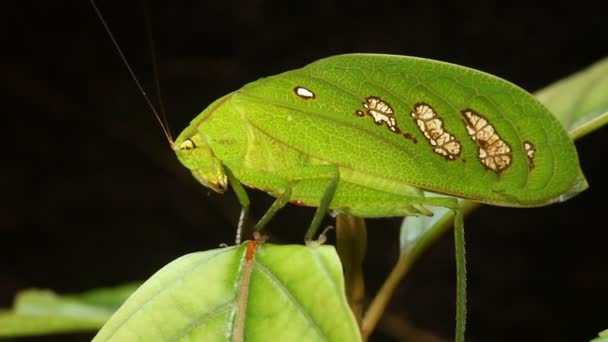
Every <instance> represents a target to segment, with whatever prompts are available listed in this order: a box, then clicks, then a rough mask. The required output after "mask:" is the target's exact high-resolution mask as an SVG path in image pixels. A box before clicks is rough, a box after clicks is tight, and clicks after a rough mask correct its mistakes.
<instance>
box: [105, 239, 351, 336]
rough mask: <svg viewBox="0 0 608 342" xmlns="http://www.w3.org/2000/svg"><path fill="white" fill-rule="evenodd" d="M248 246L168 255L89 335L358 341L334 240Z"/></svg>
mask: <svg viewBox="0 0 608 342" xmlns="http://www.w3.org/2000/svg"><path fill="white" fill-rule="evenodd" d="M252 245H253V246H254V245H255V244H254V243H252V242H248V243H245V244H243V245H240V246H234V247H226V248H221V249H215V250H210V251H205V252H198V253H193V254H188V255H186V256H183V257H181V258H179V259H177V260H175V261H173V262H171V263H170V264H168V265H167V266H165V267H164V268H162V269H161V270H160V271H158V272H157V273H156V274H155V275H154V276H152V277H151V278H150V279H149V280H148V281H146V282H145V283H144V284H143V285H142V286H141V287H140V288H139V289H138V290H137V291H136V292H135V293H134V294H133V295H132V296H131V297H130V298H129V299H128V300H127V302H125V304H124V305H123V306H122V307H121V308H120V309H119V310H118V311H117V312H116V314H114V315H113V316H112V318H111V319H110V320H109V321H108V323H107V324H106V325H105V326H104V327H103V328H102V329H101V330H100V331H99V333H98V335H97V336H96V337H95V339H94V341H107V340H112V341H164V340H184V341H188V340H204V341H218V340H220V341H224V340H226V341H228V340H232V341H241V340H247V341H267V340H268V338H269V336H272V339H273V340H276V341H293V340H298V341H319V340H326V341H355V340H360V337H359V330H358V327H357V324H356V322H355V320H354V317H353V315H352V313H351V311H350V309H349V307H348V304H347V302H346V297H345V294H344V280H343V278H342V268H341V266H340V262H339V259H338V256H337V254H336V252H335V249H334V248H333V247H332V246H311V247H306V246H297V245H289V246H276V245H271V244H263V245H259V246H258V247H257V249H256V250H255V254H253V253H252ZM248 249H249V250H248Z"/></svg>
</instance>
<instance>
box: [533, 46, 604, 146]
mask: <svg viewBox="0 0 608 342" xmlns="http://www.w3.org/2000/svg"><path fill="white" fill-rule="evenodd" d="M606 94H608V58H604V59H602V60H600V61H599V62H597V63H595V64H593V65H592V66H590V67H588V68H587V69H585V70H583V71H581V72H578V73H576V74H574V75H572V76H569V77H567V78H565V79H563V80H560V81H558V82H555V83H554V84H552V85H550V86H548V87H546V88H544V89H541V90H540V91H538V92H537V93H536V97H537V98H538V99H539V100H540V101H541V102H542V103H544V104H545V106H547V108H549V110H551V111H552V112H553V113H554V114H555V116H556V117H557V118H558V119H559V120H560V122H561V123H562V124H563V125H564V127H566V128H567V129H568V131H569V132H570V135H571V136H572V137H573V138H579V137H581V136H583V135H585V134H587V133H589V132H591V131H593V130H596V129H598V128H599V127H601V126H603V125H605V124H606V122H607V121H608V96H607V95H606Z"/></svg>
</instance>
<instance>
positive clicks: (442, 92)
mask: <svg viewBox="0 0 608 342" xmlns="http://www.w3.org/2000/svg"><path fill="white" fill-rule="evenodd" d="M231 103H232V104H233V105H234V106H235V108H236V109H237V111H238V112H239V113H241V114H242V115H243V116H244V117H245V118H246V119H247V121H248V122H249V124H251V125H252V126H254V127H255V128H257V129H259V130H260V131H262V132H263V133H265V134H266V135H268V136H270V137H272V138H273V139H275V140H277V141H278V142H280V143H282V144H285V145H287V146H289V147H291V148H293V149H295V150H298V151H300V152H302V153H304V154H306V155H309V156H311V157H314V158H317V159H320V160H324V161H327V162H328V163H333V164H337V165H339V166H340V167H341V168H349V169H353V170H356V171H359V172H362V173H367V174H370V175H374V176H378V177H382V178H386V179H391V180H394V181H397V182H402V183H404V184H410V185H415V186H418V187H421V188H423V189H426V190H429V191H433V192H438V193H443V194H449V195H454V196H457V197H464V198H470V199H474V200H477V201H481V202H486V203H492V204H498V205H506V206H538V205H545V204H549V203H551V202H555V201H558V200H563V199H565V198H566V197H570V196H572V195H574V194H576V193H578V192H580V191H582V190H583V189H585V188H586V186H587V184H586V181H585V179H584V176H583V175H582V172H581V170H580V167H579V164H578V157H577V153H576V149H575V147H574V145H573V143H572V141H571V139H570V138H569V137H568V135H567V133H566V131H565V130H564V129H563V127H562V126H561V125H560V123H559V122H558V121H557V120H556V119H555V118H554V117H553V115H551V113H550V112H548V110H547V109H546V108H545V107H543V106H542V104H540V103H539V102H538V101H537V100H536V99H534V97H532V96H531V95H530V94H528V93H527V92H525V91H524V90H522V89H520V88H518V87H517V86H515V85H513V84H511V83H509V82H507V81H504V80H501V79H499V78H497V77H494V76H491V75H488V74H486V73H483V72H479V71H475V70H472V69H468V68H465V67H461V66H456V65H452V64H448V63H442V62H437V61H431V60H425V59H419V58H413V57H404V56H390V55H364V54H355V55H341V56H335V57H330V58H327V59H323V60H319V61H317V62H315V63H312V64H310V65H307V66H305V67H304V68H302V69H298V70H293V71H289V72H285V73H283V74H280V75H277V76H273V77H268V78H264V79H261V80H258V81H256V82H252V83H250V84H248V85H246V86H245V87H243V88H242V89H241V90H239V91H237V92H235V93H233V95H232V97H231Z"/></svg>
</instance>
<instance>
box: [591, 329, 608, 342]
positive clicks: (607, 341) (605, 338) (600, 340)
mask: <svg viewBox="0 0 608 342" xmlns="http://www.w3.org/2000/svg"><path fill="white" fill-rule="evenodd" d="M598 336H599V337H596V338H594V339H593V340H591V342H608V329H606V330H604V331H602V332H600V333H599V334H598Z"/></svg>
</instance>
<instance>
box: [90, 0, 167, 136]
mask: <svg viewBox="0 0 608 342" xmlns="http://www.w3.org/2000/svg"><path fill="white" fill-rule="evenodd" d="M90 3H91V6H93V9H94V10H95V13H96V14H97V17H99V20H101V23H102V24H103V27H104V28H105V30H106V32H107V33H108V35H109V36H110V40H112V44H114V47H115V48H116V51H118V54H119V55H120V58H121V59H122V61H123V63H124V64H125V66H126V67H127V69H128V70H129V74H131V78H133V81H135V84H136V85H137V88H138V89H139V91H140V92H141V94H142V95H143V96H144V99H145V100H146V103H147V104H148V106H149V107H150V109H151V110H152V112H153V113H154V117H156V120H157V121H158V123H159V124H160V127H161V129H162V130H163V133H164V134H165V137H166V138H167V141H168V142H169V144H173V139H172V138H171V135H170V133H169V131H168V130H167V127H165V124H164V123H163V120H162V119H161V117H160V115H159V114H158V112H157V111H156V108H155V107H154V105H153V104H152V101H150V97H148V94H147V93H146V91H145V90H144V87H142V85H141V84H140V83H139V80H138V79H137V76H136V75H135V72H134V71H133V69H132V68H131V65H130V64H129V62H128V61H127V58H126V57H125V54H124V53H123V52H122V49H121V48H120V45H118V42H117V41H116V38H114V35H113V34H112V31H111V30H110V27H109V26H108V23H107V22H106V20H105V19H104V18H103V15H101V11H100V10H99V8H97V5H96V4H95V1H94V0H90Z"/></svg>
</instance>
